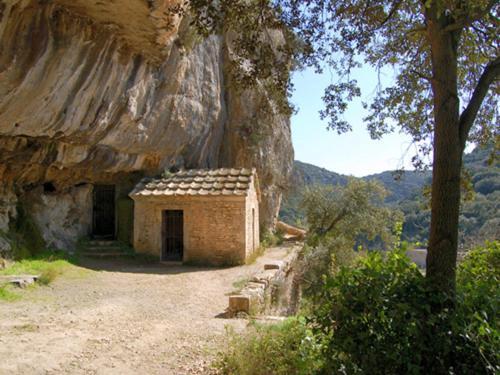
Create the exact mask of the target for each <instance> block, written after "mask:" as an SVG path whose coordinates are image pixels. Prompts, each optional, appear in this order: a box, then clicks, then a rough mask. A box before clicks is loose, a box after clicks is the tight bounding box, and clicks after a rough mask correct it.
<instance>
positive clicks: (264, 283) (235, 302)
mask: <svg viewBox="0 0 500 375" xmlns="http://www.w3.org/2000/svg"><path fill="white" fill-rule="evenodd" d="M299 249H300V247H299V246H295V247H292V248H291V251H290V253H289V254H288V255H287V256H286V257H285V258H284V259H282V260H276V261H272V262H268V263H265V264H264V267H263V268H264V269H263V270H262V271H261V272H259V273H258V274H256V275H254V276H253V277H252V278H251V279H250V280H249V281H248V282H247V284H246V285H245V287H244V288H243V289H242V290H241V291H240V292H239V293H238V294H236V295H231V296H229V307H228V315H229V316H231V317H232V316H235V315H236V314H238V313H246V314H249V315H261V314H276V315H281V314H283V311H281V310H283V308H282V307H283V305H284V304H286V302H285V303H283V301H282V300H286V299H287V295H288V294H289V293H288V292H287V290H288V288H287V284H288V283H289V282H290V281H291V280H290V278H291V273H292V270H293V265H294V263H295V261H296V259H297V254H298V250H299Z"/></svg>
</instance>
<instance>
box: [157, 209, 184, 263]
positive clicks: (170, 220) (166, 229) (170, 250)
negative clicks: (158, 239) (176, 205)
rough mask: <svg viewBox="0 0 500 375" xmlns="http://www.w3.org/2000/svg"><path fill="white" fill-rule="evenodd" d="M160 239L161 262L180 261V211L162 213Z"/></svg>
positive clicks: (181, 238)
mask: <svg viewBox="0 0 500 375" xmlns="http://www.w3.org/2000/svg"><path fill="white" fill-rule="evenodd" d="M162 237H163V249H162V257H161V260H164V261H182V257H183V254H184V215H183V212H182V211H181V210H167V211H163V228H162Z"/></svg>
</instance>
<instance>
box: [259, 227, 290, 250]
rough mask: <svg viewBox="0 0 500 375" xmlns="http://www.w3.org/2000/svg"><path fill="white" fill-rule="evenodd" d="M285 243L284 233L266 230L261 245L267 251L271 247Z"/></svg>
mask: <svg viewBox="0 0 500 375" xmlns="http://www.w3.org/2000/svg"><path fill="white" fill-rule="evenodd" d="M283 241H284V237H283V232H282V231H280V230H276V231H275V232H271V231H267V230H266V231H264V233H263V234H262V238H261V241H260V245H261V247H263V248H264V249H267V248H269V247H273V246H279V245H281V244H282V243H283Z"/></svg>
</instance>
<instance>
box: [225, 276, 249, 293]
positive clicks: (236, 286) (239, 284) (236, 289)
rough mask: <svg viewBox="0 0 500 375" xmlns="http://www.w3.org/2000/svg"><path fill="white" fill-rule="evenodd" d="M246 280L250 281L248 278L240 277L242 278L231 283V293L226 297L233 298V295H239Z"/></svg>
mask: <svg viewBox="0 0 500 375" xmlns="http://www.w3.org/2000/svg"><path fill="white" fill-rule="evenodd" d="M248 280H250V279H249V278H248V277H242V278H240V279H238V280H236V281H235V282H234V283H233V288H234V289H233V290H232V291H231V292H229V293H226V296H234V295H235V294H240V292H241V290H242V289H243V288H244V287H245V285H246V284H247V282H248Z"/></svg>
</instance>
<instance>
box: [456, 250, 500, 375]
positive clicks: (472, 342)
mask: <svg viewBox="0 0 500 375" xmlns="http://www.w3.org/2000/svg"><path fill="white" fill-rule="evenodd" d="M499 284H500V242H499V241H495V242H488V243H486V246H484V247H477V248H476V249H474V250H472V251H470V252H469V253H468V254H467V256H466V258H465V259H464V261H463V262H462V263H461V264H460V267H459V269H458V275H457V298H458V301H457V306H458V309H457V322H456V324H457V329H458V330H459V333H460V335H461V337H462V338H463V340H464V341H463V344H464V347H465V349H466V350H469V351H472V352H474V353H475V354H476V355H475V357H477V359H478V361H479V363H477V364H476V365H477V367H478V368H480V369H485V370H486V372H487V373H490V374H495V373H500V328H499V317H498V311H499V308H500V288H499ZM477 373H479V372H477Z"/></svg>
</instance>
